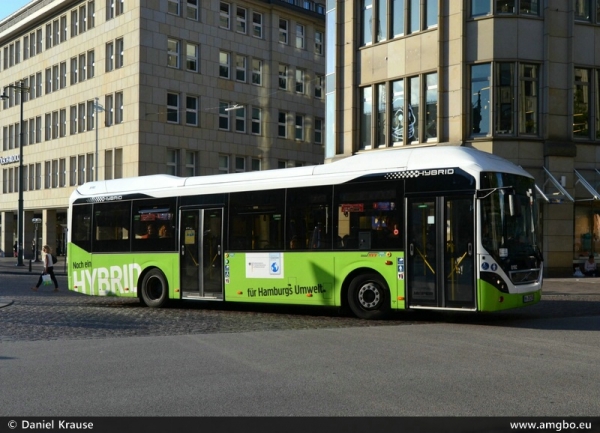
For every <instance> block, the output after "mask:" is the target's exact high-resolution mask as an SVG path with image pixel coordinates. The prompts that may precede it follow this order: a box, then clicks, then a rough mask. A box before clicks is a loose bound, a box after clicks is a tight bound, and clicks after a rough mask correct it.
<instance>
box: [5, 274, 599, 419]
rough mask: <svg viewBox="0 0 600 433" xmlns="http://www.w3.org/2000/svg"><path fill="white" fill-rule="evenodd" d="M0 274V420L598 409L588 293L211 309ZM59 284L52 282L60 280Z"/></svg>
mask: <svg viewBox="0 0 600 433" xmlns="http://www.w3.org/2000/svg"><path fill="white" fill-rule="evenodd" d="M32 278H33V279H34V277H32V276H30V275H1V280H0V298H5V299H8V298H10V299H11V300H12V301H13V302H12V303H11V304H10V305H7V306H5V307H4V308H0V376H1V378H2V379H1V383H2V391H1V392H0V416H7V417H18V416H225V415H233V416H243V415H248V416H268V415H273V416H529V417H532V416H599V415H600V387H598V383H600V368H599V367H598V366H599V361H598V360H599V359H600V346H599V344H598V343H599V342H600V338H599V332H598V331H599V330H600V294H598V295H595V294H591V295H590V294H572V295H562V294H556V295H545V296H544V298H543V300H542V302H541V303H539V304H537V305H535V306H532V307H531V308H527V309H521V310H514V311H510V312H505V313H499V314H491V315H473V314H455V313H429V312H404V313H402V314H397V315H395V316H394V317H393V318H392V319H391V320H388V321H383V322H367V321H361V320H357V319H355V318H352V317H346V316H343V315H340V314H338V313H337V311H335V310H327V311H323V310H316V311H315V310H310V309H301V308H295V309H294V308H284V307H281V308H274V307H269V308H266V307H265V308H259V307H243V308H242V307H232V306H228V307H227V308H224V307H223V306H221V305H220V304H208V305H207V304H203V305H201V304H195V303H181V304H178V305H176V306H175V307H173V308H169V309H161V310H154V309H148V308H144V307H141V306H140V305H139V303H138V302H137V301H135V300H123V299H106V298H92V297H87V296H84V295H80V294H77V293H72V292H67V291H64V290H63V291H61V292H58V293H53V292H52V291H51V290H52V289H51V288H50V289H45V291H42V292H41V293H34V292H32V291H30V290H29V287H30V286H31V285H32V282H34V281H32ZM59 281H60V283H61V285H62V287H65V284H64V283H65V282H66V281H64V277H60V278H59Z"/></svg>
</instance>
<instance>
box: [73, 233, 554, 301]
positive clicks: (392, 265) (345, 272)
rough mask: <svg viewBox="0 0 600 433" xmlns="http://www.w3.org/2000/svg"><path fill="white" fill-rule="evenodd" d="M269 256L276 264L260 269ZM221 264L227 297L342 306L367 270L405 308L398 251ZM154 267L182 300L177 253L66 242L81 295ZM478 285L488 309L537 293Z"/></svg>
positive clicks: (103, 291) (237, 255)
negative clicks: (111, 250) (94, 248)
mask: <svg viewBox="0 0 600 433" xmlns="http://www.w3.org/2000/svg"><path fill="white" fill-rule="evenodd" d="M274 255H275V256H277V257H278V259H279V260H280V262H281V268H280V269H278V270H276V271H272V270H269V269H265V265H266V264H268V258H269V256H271V257H272V256H274ZM222 265H223V266H222V269H223V270H224V275H225V277H224V299H223V300H226V301H228V302H246V303H261V304H289V305H313V306H327V307H341V306H343V305H346V299H347V292H348V286H349V284H350V281H351V280H352V278H353V276H354V275H356V274H359V273H365V272H368V273H377V274H379V275H380V276H381V277H382V278H383V279H384V280H385V282H386V285H387V287H388V288H389V295H390V299H389V300H388V301H389V305H390V308H391V309H392V310H403V309H405V308H406V303H405V300H406V293H405V279H404V275H405V274H404V271H405V267H404V266H405V265H404V253H403V252H398V251H395V252H389V251H386V252H384V251H378V252H362V251H353V252H318V253H315V252H281V253H274V252H264V253H262V252H258V253H257V252H252V253H241V252H226V253H225V254H224V256H223V263H222ZM156 268H158V269H160V270H161V271H162V272H163V273H164V275H165V277H166V279H167V284H168V288H169V296H168V297H169V299H173V300H176V299H181V288H180V278H179V269H180V268H179V254H176V253H136V254H130V253H129V254H91V253H88V252H86V251H84V250H82V249H81V248H79V247H77V246H76V245H73V244H70V245H69V250H68V272H69V282H70V287H69V288H70V290H73V291H75V292H79V293H83V294H86V295H95V296H116V297H130V298H136V297H138V296H139V292H138V288H139V284H140V282H141V279H142V278H143V276H144V275H145V274H146V273H147V272H148V271H149V270H151V269H156ZM477 288H478V290H477V304H478V308H477V309H478V311H487V312H492V311H499V310H504V309H511V308H517V307H522V306H526V305H532V304H534V303H537V302H539V301H540V299H541V293H542V292H541V290H537V291H533V292H531V293H527V294H507V293H501V292H500V291H499V290H498V289H496V288H495V287H493V286H492V285H490V284H488V283H486V282H485V281H482V280H478V282H477ZM528 295H531V296H530V300H528V301H524V299H525V297H526V296H528Z"/></svg>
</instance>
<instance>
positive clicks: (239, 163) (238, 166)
mask: <svg viewBox="0 0 600 433" xmlns="http://www.w3.org/2000/svg"><path fill="white" fill-rule="evenodd" d="M245 171H246V158H244V157H242V156H236V157H235V172H236V173H243V172H245Z"/></svg>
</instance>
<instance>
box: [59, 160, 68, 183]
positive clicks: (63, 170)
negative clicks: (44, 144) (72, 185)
mask: <svg viewBox="0 0 600 433" xmlns="http://www.w3.org/2000/svg"><path fill="white" fill-rule="evenodd" d="M58 186H59V187H60V188H64V187H65V186H67V160H66V159H65V158H61V159H59V160H58Z"/></svg>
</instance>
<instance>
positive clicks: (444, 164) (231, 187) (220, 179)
mask: <svg viewBox="0 0 600 433" xmlns="http://www.w3.org/2000/svg"><path fill="white" fill-rule="evenodd" d="M457 167H459V168H461V169H463V170H464V171H466V172H467V173H470V174H471V175H473V176H474V177H475V178H476V179H477V181H479V175H478V173H479V172H481V171H499V172H504V173H512V174H518V175H522V176H527V177H532V176H531V175H530V174H529V173H527V172H526V171H525V170H523V169H522V168H521V167H519V166H517V165H515V164H513V163H512V162H510V161H507V160H505V159H503V158H500V157H498V156H495V155H492V154H490V153H487V152H482V151H479V150H476V149H473V148H468V147H459V146H431V147H413V148H400V149H390V150H382V151H370V152H365V153H361V154H358V155H354V156H351V157H348V158H345V159H342V160H339V161H336V162H333V163H331V164H325V165H315V166H308V167H296V168H286V169H279V170H265V171H253V172H245V173H232V174H225V175H224V174H219V175H212V176H196V177H188V178H183V177H176V176H170V175H166V174H157V175H151V176H141V177H132V178H125V179H115V180H106V181H98V182H89V183H86V184H84V185H82V186H79V187H78V188H77V189H76V190H75V191H74V192H73V194H72V195H71V202H73V201H75V200H77V199H78V198H82V197H101V196H110V195H121V194H134V193H144V194H148V195H150V196H154V197H167V196H171V195H194V194H217V193H226V192H242V191H252V190H256V189H267V190H268V189H279V188H294V187H307V186H317V185H329V184H340V183H344V182H348V181H350V180H352V179H355V178H357V177H361V176H365V175H369V174H376V173H389V172H398V171H412V170H429V169H443V168H457ZM175 190H177V191H175Z"/></svg>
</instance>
